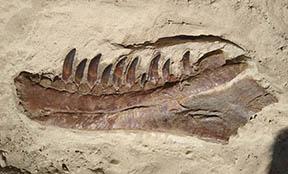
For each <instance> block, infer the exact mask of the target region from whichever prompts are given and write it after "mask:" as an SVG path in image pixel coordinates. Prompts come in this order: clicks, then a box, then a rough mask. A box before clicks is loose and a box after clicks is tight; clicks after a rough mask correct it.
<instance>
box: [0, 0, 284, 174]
mask: <svg viewBox="0 0 288 174" xmlns="http://www.w3.org/2000/svg"><path fill="white" fill-rule="evenodd" d="M0 9H1V10H0V30H1V32H0V57H1V64H0V70H1V74H0V79H1V80H0V83H1V89H0V173H1V172H7V173H9V172H11V170H15V172H18V173H19V172H22V173H28V172H29V173H87V174H90V173H91V174H92V173H96V174H117V173H119V174H122V173H129V174H149V173H155V174H158V173H159V174H160V173H172V174H174V173H175V174H190V173H193V172H195V171H197V173H219V174H220V173H221V174H222V173H223V172H224V173H241V174H250V173H254V174H263V173H269V170H270V165H271V164H272V165H273V163H271V161H273V160H274V159H273V158H274V157H275V152H273V151H275V146H274V145H275V144H276V145H277V144H278V143H275V142H277V141H276V138H277V137H279V134H280V132H283V130H285V129H287V127H288V118H287V116H288V99H287V97H288V75H287V74H288V22H287V21H288V2H287V1H284V0H243V1H239V0H196V1H189V0H188V1H184V0H183V1H182V0H178V1H177V0H174V1H172V0H171V1H160V0H159V1H156V0H155V1H145V0H139V1H129V0H122V1H118V0H101V1H93V0H87V1H84V0H80V1H68V0H63V1H62V0H61V1H60V0H59V1H57V0H54V1H51V0H46V1H44V0H43V1H39V0H32V1H24V0H22V1H21V0H14V1H5V0H1V3H0ZM175 35H189V36H199V35H213V36H218V37H221V38H223V39H226V40H230V41H232V42H234V43H236V44H237V45H239V46H241V47H242V48H244V49H245V55H246V56H248V57H250V58H251V59H250V64H253V65H254V67H255V68H254V69H253V71H252V72H251V74H252V75H253V77H254V78H255V79H257V80H258V82H259V83H260V84H261V85H262V86H264V87H265V88H267V90H268V91H269V92H271V93H272V94H273V95H275V96H276V97H277V98H278V100H279V102H278V103H276V104H272V105H269V106H267V107H265V108H264V109H263V110H262V111H261V112H259V113H258V114H257V115H254V116H253V117H251V120H250V121H249V122H248V124H246V125H245V126H244V127H242V128H240V129H239V130H238V134H237V135H235V136H233V137H232V138H230V140H229V143H228V144H220V143H214V142H207V141H203V140H201V139H198V138H197V137H190V136H177V135H173V134H165V133H153V132H133V131H109V132H105V131H77V130H69V129H62V128H56V127H52V126H42V125H40V124H38V123H36V122H33V121H31V120H30V119H29V118H27V117H26V115H25V113H23V109H22V108H21V107H20V106H19V105H18V99H17V96H16V90H15V85H14V82H13V79H14V78H15V77H16V76H17V75H18V74H19V72H20V71H23V70H26V71H30V72H35V73H38V72H52V73H55V74H59V73H61V66H62V61H63V57H65V55H66V54H67V52H68V51H69V50H71V48H74V47H75V48H77V50H78V53H77V55H78V56H79V58H80V59H82V58H85V57H89V58H91V57H93V56H95V55H96V54H97V53H100V52H101V53H102V54H103V55H106V56H107V59H105V60H106V61H107V63H110V62H111V61H113V59H114V58H116V57H118V56H119V55H121V54H123V53H125V51H127V49H124V48H127V47H129V46H131V45H135V44H136V45H137V44H141V43H145V42H155V41H157V39H159V38H163V37H170V36H175ZM199 54H200V53H199ZM277 147H278V146H277ZM280 147H281V146H280ZM286 153H287V152H286ZM278 160H279V159H278ZM274 161H275V160H274ZM276 161H277V160H276Z"/></svg>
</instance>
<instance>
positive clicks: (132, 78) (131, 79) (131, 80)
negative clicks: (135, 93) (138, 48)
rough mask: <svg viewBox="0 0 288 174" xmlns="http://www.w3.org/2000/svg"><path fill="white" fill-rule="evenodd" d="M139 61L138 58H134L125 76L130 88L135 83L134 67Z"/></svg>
mask: <svg viewBox="0 0 288 174" xmlns="http://www.w3.org/2000/svg"><path fill="white" fill-rule="evenodd" d="M138 61H139V57H136V58H135V59H134V60H133V61H132V63H131V64H130V66H129V68H128V71H127V74H126V82H127V83H128V84H129V85H130V86H132V85H133V84H134V83H135V82H136V74H135V73H136V67H137V64H138Z"/></svg>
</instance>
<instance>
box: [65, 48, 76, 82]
mask: <svg viewBox="0 0 288 174" xmlns="http://www.w3.org/2000/svg"><path fill="white" fill-rule="evenodd" d="M75 53H76V49H75V48H73V49H72V50H71V51H70V52H69V53H68V54H67V55H66V57H65V60H64V63H63V72H62V79H63V80H64V81H67V80H68V79H69V77H70V76H71V74H72V68H73V62H74V57H75Z"/></svg>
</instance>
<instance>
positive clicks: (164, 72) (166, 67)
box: [162, 59, 170, 82]
mask: <svg viewBox="0 0 288 174" xmlns="http://www.w3.org/2000/svg"><path fill="white" fill-rule="evenodd" d="M162 75H163V81H164V82H167V81H169V77H170V59H168V60H166V62H165V63H164V65H163V68H162Z"/></svg>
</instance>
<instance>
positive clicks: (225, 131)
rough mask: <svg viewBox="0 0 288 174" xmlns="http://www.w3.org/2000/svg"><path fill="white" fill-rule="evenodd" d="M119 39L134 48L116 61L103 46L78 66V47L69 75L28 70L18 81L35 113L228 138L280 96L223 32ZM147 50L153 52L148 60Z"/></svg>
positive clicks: (65, 122) (78, 125)
mask: <svg viewBox="0 0 288 174" xmlns="http://www.w3.org/2000/svg"><path fill="white" fill-rule="evenodd" d="M191 44H201V48H203V49H202V50H204V51H202V54H198V56H194V57H193V53H195V49H191ZM217 44H218V45H220V46H219V47H217V46H215V45H217ZM118 46H119V45H118ZM180 46H181V47H180ZM119 47H123V49H128V50H131V51H130V52H129V54H126V55H121V56H119V57H118V58H117V59H115V60H113V62H112V63H106V64H105V63H103V59H104V58H105V57H104V55H102V54H97V55H96V56H95V57H94V58H92V59H91V60H90V61H88V59H83V60H81V61H80V62H79V63H78V65H77V66H76V63H75V60H74V59H75V54H76V49H72V50H71V51H70V52H69V53H68V54H67V56H66V57H65V60H64V63H63V71H62V74H61V75H53V77H51V76H49V75H46V74H33V73H29V72H26V71H22V72H20V74H19V75H18V76H17V77H16V78H15V79H14V82H15V85H16V88H17V95H18V97H19V101H20V105H22V106H23V107H24V109H25V111H26V113H27V115H28V117H29V118H31V119H32V120H35V121H37V122H39V123H41V124H44V125H54V126H59V127H63V128H74V129H83V130H117V129H122V130H145V131H159V132H169V133H174V134H180V135H197V136H199V137H201V138H208V139H216V140H224V141H227V140H229V137H230V136H231V135H233V134H235V133H236V132H237V129H238V128H239V127H240V126H242V125H244V124H245V123H246V122H247V121H248V120H249V117H250V116H252V115H253V114H255V113H257V112H259V111H260V110H261V109H262V108H263V107H265V106H267V105H269V104H271V103H274V102H277V99H276V98H275V97H274V96H273V95H272V94H270V93H269V92H267V91H266V90H265V89H264V88H263V87H261V86H260V85H259V84H258V83H257V82H256V81H255V80H254V79H253V78H252V77H250V76H249V75H246V74H245V71H246V70H247V69H249V64H248V63H247V58H246V57H245V56H244V55H243V54H238V55H233V54H230V53H229V50H231V49H232V50H233V49H239V50H241V48H239V47H238V46H237V45H235V44H233V43H232V42H229V41H225V40H223V39H221V38H218V37H212V36H198V37H194V36H193V37H191V36H190V37H189V36H187V37H184V36H175V37H167V38H162V39H159V40H157V41H156V42H153V43H152V42H151V43H147V42H146V43H143V44H138V45H128V46H119ZM184 47H185V48H187V49H185V50H183V48H184ZM199 47H200V46H199ZM204 48H205V49H204ZM207 48H210V50H209V49H207ZM227 48H229V49H227ZM230 48H231V49H230ZM177 49H178V50H179V49H182V50H183V51H182V52H180V51H178V52H177V54H178V53H179V54H178V57H177V56H175V55H176V54H175V55H173V54H171V55H170V56H168V54H167V52H169V51H171V50H172V51H173V50H177ZM193 50H194V51H193ZM198 53H199V52H198ZM141 54H143V55H144V56H145V55H146V56H147V55H150V57H149V58H146V59H145V60H146V61H144V58H145V57H144V58H143V56H142V57H141ZM179 55H180V56H179ZM175 57H177V59H176V58H175ZM147 60H148V61H147ZM145 62H146V64H145ZM147 62H148V63H147ZM88 63H89V64H88ZM141 63H142V64H141ZM173 66H174V67H173Z"/></svg>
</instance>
